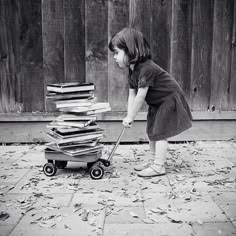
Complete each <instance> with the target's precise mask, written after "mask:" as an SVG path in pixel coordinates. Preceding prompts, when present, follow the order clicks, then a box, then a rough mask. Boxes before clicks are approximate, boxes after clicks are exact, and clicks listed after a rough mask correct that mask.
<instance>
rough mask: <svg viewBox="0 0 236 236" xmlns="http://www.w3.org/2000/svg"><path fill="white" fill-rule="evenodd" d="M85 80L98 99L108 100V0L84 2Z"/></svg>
mask: <svg viewBox="0 0 236 236" xmlns="http://www.w3.org/2000/svg"><path fill="white" fill-rule="evenodd" d="M85 13H86V18H85V20H86V22H85V32H86V80H87V81H88V82H92V83H94V84H95V85H96V91H95V96H96V97H97V100H98V101H101V102H107V101H108V34H107V29H108V0H90V1H86V2H85Z"/></svg>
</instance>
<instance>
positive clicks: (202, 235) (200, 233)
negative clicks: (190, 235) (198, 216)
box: [192, 222, 236, 236]
mask: <svg viewBox="0 0 236 236" xmlns="http://www.w3.org/2000/svg"><path fill="white" fill-rule="evenodd" d="M192 227H193V230H194V233H195V234H194V235H196V236H217V235H219V236H220V235H222V236H223V235H224V236H235V234H236V228H235V227H234V226H233V225H232V224H231V223H230V222H223V223H222V222H215V223H202V224H199V223H194V224H193V225H192Z"/></svg>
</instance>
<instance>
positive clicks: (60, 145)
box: [55, 138, 101, 148]
mask: <svg viewBox="0 0 236 236" xmlns="http://www.w3.org/2000/svg"><path fill="white" fill-rule="evenodd" d="M100 139H101V138H94V139H90V140H85V141H84V140H80V141H73V142H67V143H57V142H56V143H55V144H56V145H57V146H58V148H66V147H77V146H85V147H87V146H89V147H90V146H91V147H93V146H96V145H97V143H98V142H99V141H100Z"/></svg>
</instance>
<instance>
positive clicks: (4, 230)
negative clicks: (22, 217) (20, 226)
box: [0, 225, 15, 236]
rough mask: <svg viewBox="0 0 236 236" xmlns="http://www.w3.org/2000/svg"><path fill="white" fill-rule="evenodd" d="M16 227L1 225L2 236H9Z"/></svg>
mask: <svg viewBox="0 0 236 236" xmlns="http://www.w3.org/2000/svg"><path fill="white" fill-rule="evenodd" d="M14 227H15V225H0V232H1V233H0V235H1V236H9V235H10V233H11V231H12V230H13V229H14Z"/></svg>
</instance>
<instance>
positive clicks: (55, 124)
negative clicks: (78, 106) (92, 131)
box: [47, 119, 95, 129]
mask: <svg viewBox="0 0 236 236" xmlns="http://www.w3.org/2000/svg"><path fill="white" fill-rule="evenodd" d="M94 122H95V120H92V119H91V120H81V121H73V120H71V121H60V120H55V121H52V122H51V123H49V124H48V125H47V127H48V128H62V129H63V128H69V127H70V128H73V127H77V128H84V127H87V126H89V125H91V124H93V123H94Z"/></svg>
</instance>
